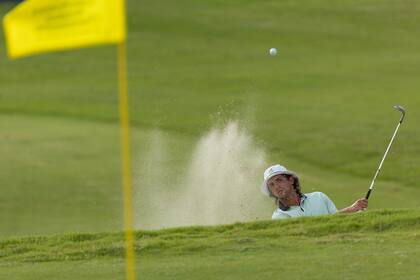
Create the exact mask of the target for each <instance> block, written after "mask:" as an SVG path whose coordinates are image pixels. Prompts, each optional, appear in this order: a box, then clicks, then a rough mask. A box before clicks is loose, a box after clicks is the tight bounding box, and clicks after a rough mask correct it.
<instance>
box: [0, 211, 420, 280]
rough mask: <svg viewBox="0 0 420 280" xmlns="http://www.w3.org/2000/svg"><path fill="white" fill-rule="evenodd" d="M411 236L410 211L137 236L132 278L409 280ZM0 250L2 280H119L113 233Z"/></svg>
mask: <svg viewBox="0 0 420 280" xmlns="http://www.w3.org/2000/svg"><path fill="white" fill-rule="evenodd" d="M419 229H420V211H419V209H418V208H417V209H405V210H393V211H389V210H382V211H373V212H368V213H362V214H353V215H334V216H323V217H315V218H314V217H312V218H299V219H294V220H286V221H274V222H273V221H260V222H253V223H238V224H234V225H225V226H215V227H189V228H176V229H168V230H160V231H139V232H136V252H137V257H138V258H137V265H138V276H139V279H220V278H221V279H241V278H242V277H247V278H250V279H261V278H268V277H278V276H279V275H287V276H288V277H289V278H291V279H301V278H302V277H310V278H311V279H336V278H337V277H338V278H344V279H359V278H360V277H362V278H363V279H377V278H381V279H395V278H404V279H415V277H416V276H415V275H417V274H418V273H419V268H418V266H417V265H416V263H417V261H416V260H417V259H418V257H419V254H420V251H419V248H418V246H416V244H417V243H418V240H419V238H420V236H419V233H418V232H419ZM0 248H1V252H2V253H1V256H0V268H1V269H0V276H3V277H4V276H13V278H9V279H30V272H32V273H34V272H36V275H37V277H39V279H47V278H48V277H49V276H50V275H60V277H61V276H62V278H63V279H124V276H123V274H124V273H123V272H124V261H123V258H124V239H123V235H122V234H120V233H97V234H77V233H75V234H65V235H55V236H39V237H23V238H14V239H6V240H1V241H0ZM296 271H298V272H299V273H296ZM361 275H362V276H361ZM3 277H2V278H3Z"/></svg>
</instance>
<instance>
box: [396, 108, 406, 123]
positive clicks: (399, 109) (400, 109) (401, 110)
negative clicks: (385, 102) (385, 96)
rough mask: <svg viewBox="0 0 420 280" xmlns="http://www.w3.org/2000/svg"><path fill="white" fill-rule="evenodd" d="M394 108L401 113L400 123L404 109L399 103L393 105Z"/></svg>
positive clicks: (403, 115)
mask: <svg viewBox="0 0 420 280" xmlns="http://www.w3.org/2000/svg"><path fill="white" fill-rule="evenodd" d="M394 109H396V110H398V111H400V112H401V114H402V116H401V119H400V123H401V122H402V121H403V120H404V117H405V109H404V108H403V107H402V106H401V105H395V106H394Z"/></svg>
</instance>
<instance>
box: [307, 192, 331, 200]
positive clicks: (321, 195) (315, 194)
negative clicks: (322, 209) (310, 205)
mask: <svg viewBox="0 0 420 280" xmlns="http://www.w3.org/2000/svg"><path fill="white" fill-rule="evenodd" d="M305 196H306V197H307V199H320V200H329V198H328V196H327V195H326V194H325V193H323V192H311V193H305Z"/></svg>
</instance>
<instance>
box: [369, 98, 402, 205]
mask: <svg viewBox="0 0 420 280" xmlns="http://www.w3.org/2000/svg"><path fill="white" fill-rule="evenodd" d="M394 109H396V110H398V111H400V112H401V119H400V121H399V122H398V125H397V128H396V129H395V131H394V135H392V138H391V141H390V142H389V145H388V148H386V151H385V154H384V157H383V158H382V160H381V163H380V164H379V168H378V170H376V173H375V176H374V177H373V180H372V183H371V184H370V187H369V190H368V192H367V194H366V197H365V198H366V199H369V196H370V193H371V192H372V190H373V185H374V184H375V180H376V177H378V174H379V172H380V171H381V168H382V164H383V163H384V160H385V158H386V155H387V154H388V152H389V149H390V148H391V145H392V142H393V141H394V138H395V135H396V134H397V131H398V129H399V128H400V125H401V123H402V122H403V120H404V117H405V109H404V108H403V107H401V106H400V105H395V106H394Z"/></svg>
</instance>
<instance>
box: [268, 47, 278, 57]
mask: <svg viewBox="0 0 420 280" xmlns="http://www.w3.org/2000/svg"><path fill="white" fill-rule="evenodd" d="M276 54H277V49H276V48H271V49H270V55H271V56H275V55H276Z"/></svg>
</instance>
